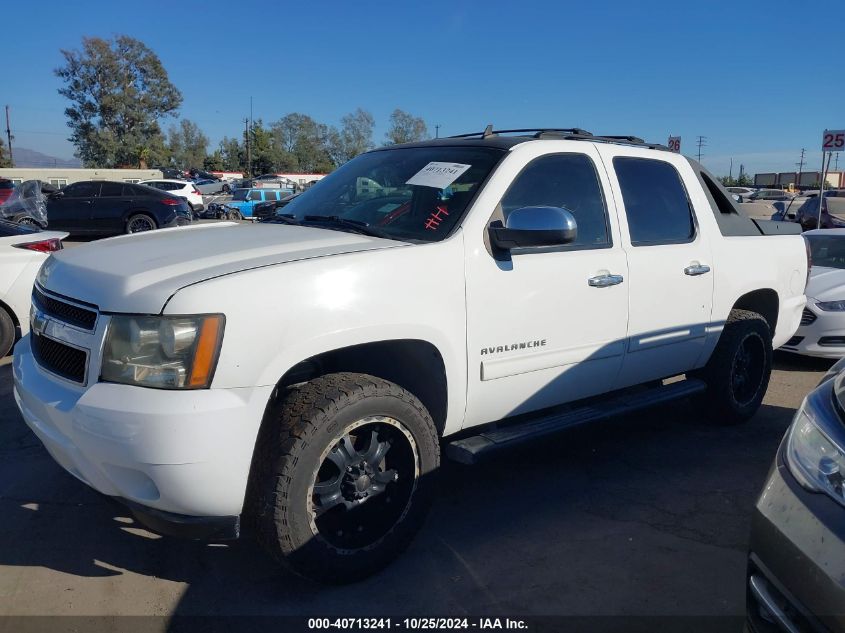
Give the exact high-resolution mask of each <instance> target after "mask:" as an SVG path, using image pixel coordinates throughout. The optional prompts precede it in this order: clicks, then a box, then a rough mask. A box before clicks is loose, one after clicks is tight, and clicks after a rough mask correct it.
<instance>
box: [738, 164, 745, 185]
mask: <svg viewBox="0 0 845 633" xmlns="http://www.w3.org/2000/svg"><path fill="white" fill-rule="evenodd" d="M744 171H745V165H743V164H742V163H740V164H739V180H737V184H738V185H741V184H742V172H744Z"/></svg>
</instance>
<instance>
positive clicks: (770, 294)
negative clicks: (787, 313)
mask: <svg viewBox="0 0 845 633" xmlns="http://www.w3.org/2000/svg"><path fill="white" fill-rule="evenodd" d="M731 310H732V311H733V310H748V311H749V312H756V313H757V314H759V315H760V316H762V317H763V318H764V319H765V320H766V323H768V325H769V330H770V331H771V333H772V336H774V334H775V331H776V329H777V324H778V312H779V311H780V297H779V296H778V293H777V292H776V291H775V290H772V289H771V288H760V289H757V290H752V291H751V292H747V293H745V294H744V295H742V296H741V297H739V299H737V300H736V301H735V302H734V304H733V307H732V308H731Z"/></svg>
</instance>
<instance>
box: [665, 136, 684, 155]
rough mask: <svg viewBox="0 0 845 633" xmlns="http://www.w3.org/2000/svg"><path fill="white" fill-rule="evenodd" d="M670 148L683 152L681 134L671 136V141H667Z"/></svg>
mask: <svg viewBox="0 0 845 633" xmlns="http://www.w3.org/2000/svg"><path fill="white" fill-rule="evenodd" d="M667 145H668V147H669V149H670V150H671V151H673V152H677V153H679V154H680V153H681V137H680V136H670V137H669V142H668V143H667Z"/></svg>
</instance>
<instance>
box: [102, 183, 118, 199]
mask: <svg viewBox="0 0 845 633" xmlns="http://www.w3.org/2000/svg"><path fill="white" fill-rule="evenodd" d="M122 195H123V184H122V183H119V182H104V183H103V188H102V189H101V190H100V197H101V198H117V197H119V196H122Z"/></svg>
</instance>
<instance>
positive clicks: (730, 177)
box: [728, 156, 734, 182]
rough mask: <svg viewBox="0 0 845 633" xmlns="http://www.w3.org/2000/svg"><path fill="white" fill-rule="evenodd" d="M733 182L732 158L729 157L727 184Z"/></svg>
mask: <svg viewBox="0 0 845 633" xmlns="http://www.w3.org/2000/svg"><path fill="white" fill-rule="evenodd" d="M733 180H734V157H733V156H731V167H730V169H728V182H733Z"/></svg>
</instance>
